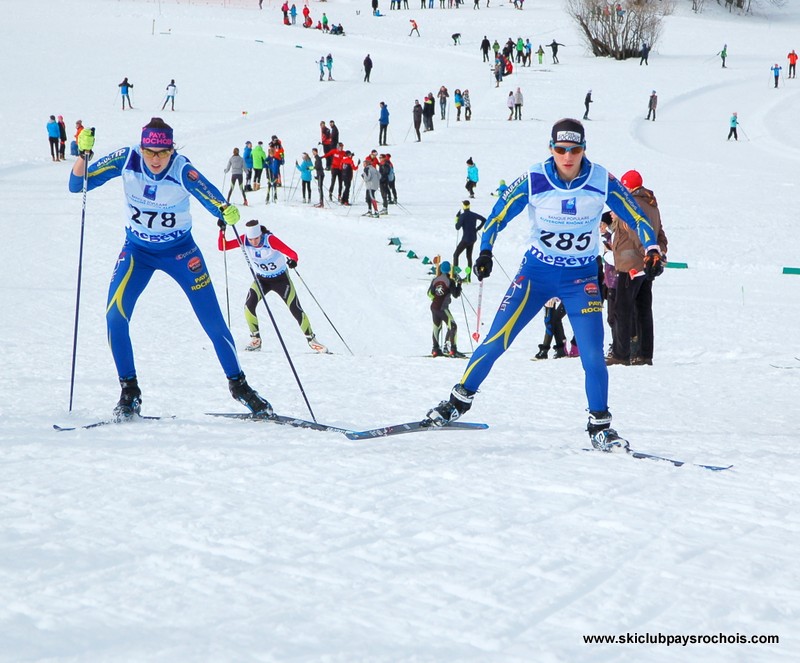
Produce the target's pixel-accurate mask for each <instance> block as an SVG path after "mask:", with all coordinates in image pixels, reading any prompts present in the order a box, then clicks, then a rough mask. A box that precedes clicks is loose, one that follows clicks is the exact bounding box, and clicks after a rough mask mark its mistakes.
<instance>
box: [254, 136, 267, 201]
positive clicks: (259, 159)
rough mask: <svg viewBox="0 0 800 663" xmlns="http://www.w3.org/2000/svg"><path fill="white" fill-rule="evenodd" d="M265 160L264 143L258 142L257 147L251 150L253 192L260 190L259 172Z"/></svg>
mask: <svg viewBox="0 0 800 663" xmlns="http://www.w3.org/2000/svg"><path fill="white" fill-rule="evenodd" d="M266 160H267V153H266V152H265V151H264V143H263V142H261V141H258V145H256V146H255V147H254V148H253V191H258V190H259V189H260V188H261V172H262V171H263V170H264V162H265V161H266Z"/></svg>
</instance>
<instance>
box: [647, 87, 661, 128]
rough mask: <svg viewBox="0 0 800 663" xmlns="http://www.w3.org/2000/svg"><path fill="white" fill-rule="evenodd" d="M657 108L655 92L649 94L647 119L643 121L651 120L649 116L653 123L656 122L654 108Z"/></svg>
mask: <svg viewBox="0 0 800 663" xmlns="http://www.w3.org/2000/svg"><path fill="white" fill-rule="evenodd" d="M657 107H658V95H656V91H655V90H653V92H652V93H651V94H650V99H649V100H648V102H647V117H646V118H644V119H645V120H649V119H651V117H650V116H651V115H652V116H653V117H652V120H653V122H655V121H656V108H657Z"/></svg>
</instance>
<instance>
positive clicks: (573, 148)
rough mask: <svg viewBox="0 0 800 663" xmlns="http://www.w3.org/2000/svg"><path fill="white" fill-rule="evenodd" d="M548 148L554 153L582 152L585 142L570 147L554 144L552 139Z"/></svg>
mask: <svg viewBox="0 0 800 663" xmlns="http://www.w3.org/2000/svg"><path fill="white" fill-rule="evenodd" d="M550 149H551V150H553V152H555V153H556V154H569V153H571V154H575V155H578V154H583V151H584V150H585V149H586V143H581V144H580V145H573V146H571V147H566V146H564V145H556V144H555V143H554V142H553V141H550Z"/></svg>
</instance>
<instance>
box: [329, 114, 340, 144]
mask: <svg viewBox="0 0 800 663" xmlns="http://www.w3.org/2000/svg"><path fill="white" fill-rule="evenodd" d="M328 126H329V127H330V130H331V147H333V146H334V145H338V144H339V143H340V142H341V141H340V140H339V127H337V126H336V122H334V121H333V120H331V121H330V122H328Z"/></svg>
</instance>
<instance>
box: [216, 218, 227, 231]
mask: <svg viewBox="0 0 800 663" xmlns="http://www.w3.org/2000/svg"><path fill="white" fill-rule="evenodd" d="M217 227H218V228H219V229H220V230H221V231H222V232H225V228H227V227H228V224H227V223H225V219H217Z"/></svg>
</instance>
